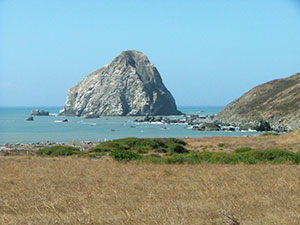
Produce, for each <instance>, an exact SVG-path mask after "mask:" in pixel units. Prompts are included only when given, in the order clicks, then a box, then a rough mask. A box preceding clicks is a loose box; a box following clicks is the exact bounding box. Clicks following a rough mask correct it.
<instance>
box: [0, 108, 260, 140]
mask: <svg viewBox="0 0 300 225" xmlns="http://www.w3.org/2000/svg"><path fill="white" fill-rule="evenodd" d="M37 108H38V109H44V110H46V111H49V112H50V113H52V114H57V113H58V111H59V110H60V109H61V108H62V107H37ZM178 108H179V110H181V111H182V112H184V113H187V114H199V115H211V114H215V113H217V112H219V111H220V110H221V109H222V107H208V106H199V107H195V106H193V107H192V106H191V107H187V106H185V107H178ZM33 109H35V107H1V108H0V145H3V144H5V143H32V142H46V141H55V142H71V141H105V140H112V139H118V138H125V137H208V136H242V135H254V134H258V133H253V132H249V133H248V132H225V131H194V130H192V129H191V128H190V127H188V126H186V125H182V124H181V125H175V124H173V125H166V124H139V123H135V122H134V120H135V119H136V118H137V117H101V118H97V119H84V118H80V117H66V116H57V117H56V116H34V121H26V118H28V117H29V116H30V113H31V111H32V110H33ZM63 119H68V120H69V122H67V123H62V122H60V121H61V120H63ZM139 119H140V118H139ZM165 128H166V129H165Z"/></svg>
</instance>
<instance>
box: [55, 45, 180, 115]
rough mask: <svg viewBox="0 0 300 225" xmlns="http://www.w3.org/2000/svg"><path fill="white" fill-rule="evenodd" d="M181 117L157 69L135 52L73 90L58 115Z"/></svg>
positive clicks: (124, 53)
mask: <svg viewBox="0 0 300 225" xmlns="http://www.w3.org/2000/svg"><path fill="white" fill-rule="evenodd" d="M180 114H181V112H180V111H178V110H177V106H176V103H175V100H174V98H173V96H172V94H171V93H170V92H169V91H168V89H167V88H166V87H165V85H164V84H163V81H162V78H161V76H160V74H159V72H158V70H157V69H156V67H155V66H154V65H153V64H152V63H150V61H149V59H148V58H147V56H145V55H144V54H143V53H142V52H139V51H136V50H126V51H123V52H121V53H120V54H119V55H118V56H117V57H116V58H115V59H114V60H113V61H112V62H111V63H110V64H108V65H106V66H103V67H102V68H100V69H98V70H96V71H94V72H92V73H91V74H88V75H87V76H86V77H84V78H83V79H82V80H81V81H80V82H79V83H77V84H76V85H75V86H74V87H72V88H70V89H69V90H68V95H67V100H66V103H65V106H64V108H63V109H62V110H60V112H59V115H66V116H82V117H86V118H97V117H100V116H144V115H180Z"/></svg>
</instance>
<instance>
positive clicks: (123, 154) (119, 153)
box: [110, 150, 141, 162]
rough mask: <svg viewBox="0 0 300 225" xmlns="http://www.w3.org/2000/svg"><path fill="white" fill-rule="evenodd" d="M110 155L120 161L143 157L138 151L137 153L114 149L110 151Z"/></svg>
mask: <svg viewBox="0 0 300 225" xmlns="http://www.w3.org/2000/svg"><path fill="white" fill-rule="evenodd" d="M110 155H111V156H112V157H113V158H114V159H116V160H118V161H123V162H128V161H131V160H138V159H141V156H140V155H139V154H138V153H135V152H132V151H124V150H113V151H111V152H110Z"/></svg>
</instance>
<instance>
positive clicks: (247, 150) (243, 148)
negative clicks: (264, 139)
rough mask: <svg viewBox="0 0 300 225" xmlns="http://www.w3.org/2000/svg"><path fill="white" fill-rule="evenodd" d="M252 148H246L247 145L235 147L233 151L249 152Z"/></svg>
mask: <svg viewBox="0 0 300 225" xmlns="http://www.w3.org/2000/svg"><path fill="white" fill-rule="evenodd" d="M252 150H253V149H252V148H248V147H242V148H237V149H235V150H234V152H235V153H243V152H249V151H252Z"/></svg>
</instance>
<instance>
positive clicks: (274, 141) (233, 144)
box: [183, 130, 300, 152]
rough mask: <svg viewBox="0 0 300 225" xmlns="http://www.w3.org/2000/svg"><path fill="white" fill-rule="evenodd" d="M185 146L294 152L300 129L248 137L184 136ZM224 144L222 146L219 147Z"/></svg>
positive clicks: (198, 149) (226, 149) (224, 149)
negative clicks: (285, 132) (278, 133)
mask: <svg viewBox="0 0 300 225" xmlns="http://www.w3.org/2000/svg"><path fill="white" fill-rule="evenodd" d="M183 140H184V141H186V142H187V143H188V145H187V148H188V149H190V150H192V151H202V150H206V151H222V152H232V151H234V150H235V149H237V148H241V147H250V148H253V149H283V150H289V151H293V152H296V151H298V150H300V130H296V131H293V132H290V133H287V134H281V135H278V136H274V135H270V136H263V135H260V136H249V137H206V138H185V139H183ZM219 144H224V147H221V148H220V147H219V146H218V145H219Z"/></svg>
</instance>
